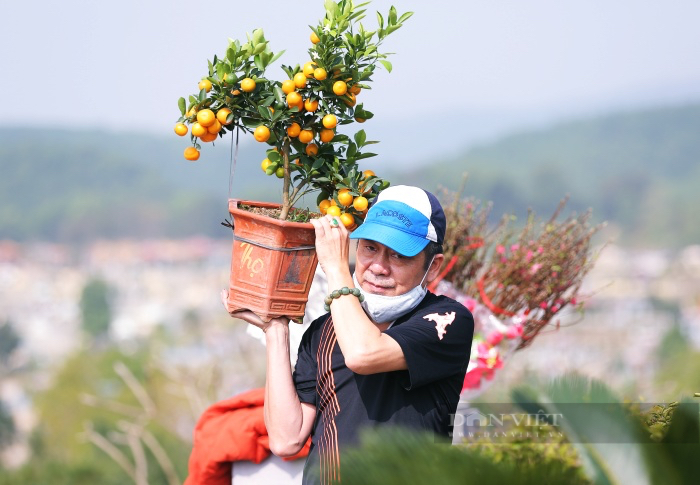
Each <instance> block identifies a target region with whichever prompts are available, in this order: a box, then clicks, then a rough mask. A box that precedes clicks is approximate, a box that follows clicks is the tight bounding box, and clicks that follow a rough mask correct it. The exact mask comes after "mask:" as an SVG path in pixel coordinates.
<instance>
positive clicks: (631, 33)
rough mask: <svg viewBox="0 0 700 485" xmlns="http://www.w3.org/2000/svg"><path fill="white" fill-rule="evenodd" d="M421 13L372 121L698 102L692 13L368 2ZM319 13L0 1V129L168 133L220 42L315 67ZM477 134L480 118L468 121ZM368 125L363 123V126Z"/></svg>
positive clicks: (695, 10) (396, 42)
mask: <svg viewBox="0 0 700 485" xmlns="http://www.w3.org/2000/svg"><path fill="white" fill-rule="evenodd" d="M392 3H394V4H396V5H397V8H398V9H399V12H400V13H401V12H404V11H407V10H412V11H414V12H415V15H414V16H413V18H411V19H410V20H409V21H408V22H407V24H406V25H405V26H404V28H403V29H401V30H399V31H397V32H396V33H395V34H394V35H393V36H392V37H390V38H389V40H388V41H387V43H386V49H387V50H389V51H392V52H396V53H397V54H396V55H395V56H393V57H392V59H391V61H392V62H393V64H394V71H393V73H391V74H384V73H382V74H381V75H378V76H376V77H375V87H374V91H373V92H364V93H363V94H362V95H361V100H362V101H364V102H365V105H366V107H368V108H369V109H371V110H372V111H374V112H375V113H376V115H377V117H376V118H375V120H373V122H375V123H379V120H382V121H383V122H385V123H389V122H393V120H396V121H397V122H399V121H398V120H401V122H403V123H406V122H407V120H413V121H411V123H414V124H416V123H418V124H420V123H424V124H425V130H426V132H428V133H438V132H439V130H440V126H439V125H440V121H439V120H440V117H442V116H447V117H451V119H453V120H454V119H455V117H456V116H459V113H462V114H465V115H471V116H472V118H474V117H476V120H477V121H478V118H479V115H480V114H481V113H485V114H488V113H491V114H492V115H496V116H498V117H500V116H503V119H506V118H508V117H509V116H515V117H516V118H517V116H521V117H523V116H524V117H525V118H528V117H531V118H537V116H538V114H540V115H542V116H543V118H546V117H547V116H551V115H563V116H566V115H569V114H571V113H574V114H575V113H579V112H586V111H587V110H594V111H595V110H602V111H604V110H606V109H609V108H610V109H612V108H615V107H619V106H625V105H635V104H637V103H643V104H644V103H651V104H653V103H654V102H667V101H677V100H685V99H700V62H699V61H698V59H699V58H700V35H698V33H697V32H698V31H697V28H698V27H697V22H698V19H699V18H700V2H698V1H697V0H664V1H663V2H662V1H660V0H587V1H578V2H572V1H561V0H466V1H441V0H432V1H418V0H397V1H394V2H389V1H385V0H375V1H374V2H372V3H371V4H370V5H369V8H370V13H371V15H369V16H368V18H367V19H366V20H365V24H366V25H367V26H368V27H370V28H373V27H374V26H375V23H376V20H375V16H374V13H373V12H374V11H375V10H380V11H382V12H385V11H387V10H388V8H389V6H390V5H391V4H392ZM322 15H323V2H322V0H304V1H279V0H269V1H265V0H258V1H246V2H241V1H231V0H229V1H219V0H209V1H206V2H193V1H187V2H184V1H179V0H167V1H166V0H152V1H151V0H139V1H135V0H120V1H118V2H99V1H94V0H90V1H88V0H64V1H61V2H39V3H37V2H5V4H4V5H3V34H4V39H5V40H4V42H3V43H2V46H1V47H0V49H1V50H0V61H1V62H2V71H3V73H2V76H0V86H1V87H2V94H3V100H2V104H1V105H0V115H2V116H1V118H0V119H2V121H1V122H0V123H2V124H8V125H13V126H17V125H48V124H51V125H55V126H66V127H94V128H100V129H116V130H120V131H137V132H148V133H157V132H163V133H171V130H172V125H173V123H174V121H175V120H176V119H177V117H178V116H179V112H178V110H177V103H176V102H177V99H178V97H180V96H186V95H188V94H191V93H194V92H195V91H196V84H197V82H198V80H199V79H200V78H201V77H202V76H203V75H204V74H206V69H207V64H206V60H207V59H211V58H212V57H213V55H214V54H219V55H220V54H222V53H223V52H224V50H225V48H226V45H227V38H228V37H232V38H244V37H245V33H246V32H249V31H252V30H253V29H254V28H256V27H262V28H263V29H264V30H265V32H266V36H267V38H268V40H270V41H271V47H272V49H273V50H275V51H276V50H280V49H286V50H287V52H286V54H285V55H284V56H283V57H282V59H281V61H278V62H277V63H276V65H274V66H273V67H272V68H270V76H269V77H277V78H278V79H283V73H282V71H281V70H280V69H279V68H278V67H277V66H278V65H279V63H280V62H284V63H285V64H296V63H297V62H302V63H303V62H305V61H306V60H307V58H308V56H307V53H306V50H307V49H308V47H309V45H310V44H309V41H308V37H309V33H310V31H309V29H308V27H307V26H308V25H309V24H314V25H315V24H316V22H317V20H318V19H319V18H320V17H321V16H322ZM472 121H474V120H472ZM368 126H369V124H368Z"/></svg>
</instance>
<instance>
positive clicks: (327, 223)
mask: <svg viewBox="0 0 700 485" xmlns="http://www.w3.org/2000/svg"><path fill="white" fill-rule="evenodd" d="M309 222H311V224H312V225H313V226H314V228H315V229H316V254H317V256H318V264H320V265H321V269H323V272H324V273H326V276H328V277H329V278H330V277H331V275H334V274H337V272H339V271H341V272H342V271H345V272H347V271H348V268H349V266H350V238H349V233H348V230H347V229H346V228H345V226H344V225H343V223H342V222H340V218H339V217H335V216H324V217H321V218H318V219H311V221H309Z"/></svg>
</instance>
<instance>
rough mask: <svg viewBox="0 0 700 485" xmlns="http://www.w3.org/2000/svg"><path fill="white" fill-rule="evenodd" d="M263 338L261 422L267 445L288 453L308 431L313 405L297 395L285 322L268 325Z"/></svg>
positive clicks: (295, 450)
mask: <svg viewBox="0 0 700 485" xmlns="http://www.w3.org/2000/svg"><path fill="white" fill-rule="evenodd" d="M275 320H278V319H275ZM265 341H266V344H267V376H266V379H265V426H267V432H268V435H269V437H270V449H271V450H272V452H273V453H274V454H275V455H278V456H292V455H294V454H296V453H298V452H299V450H301V448H302V447H303V446H304V444H305V443H306V440H307V439H308V437H309V435H310V434H311V428H312V427H313V424H314V419H315V417H316V406H314V405H312V404H309V403H303V402H301V401H300V400H299V396H298V395H297V391H296V388H295V386H294V382H293V380H292V368H291V364H290V361H289V324H288V322H287V323H275V324H272V325H270V326H268V328H267V330H266V331H265Z"/></svg>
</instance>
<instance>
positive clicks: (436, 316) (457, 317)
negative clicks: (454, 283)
mask: <svg viewBox="0 0 700 485" xmlns="http://www.w3.org/2000/svg"><path fill="white" fill-rule="evenodd" d="M445 319H449V320H450V323H452V322H455V323H457V324H462V325H470V324H471V325H473V321H474V318H473V317H472V314H471V312H470V311H469V310H468V309H467V307H465V306H464V305H462V304H461V303H459V302H458V301H456V300H453V299H452V298H450V297H447V296H444V295H436V294H434V293H431V292H428V293H427V294H426V296H425V298H424V299H423V301H422V302H421V303H420V305H418V306H417V307H416V309H415V310H414V311H413V312H411V314H410V316H408V318H407V320H435V321H437V320H445Z"/></svg>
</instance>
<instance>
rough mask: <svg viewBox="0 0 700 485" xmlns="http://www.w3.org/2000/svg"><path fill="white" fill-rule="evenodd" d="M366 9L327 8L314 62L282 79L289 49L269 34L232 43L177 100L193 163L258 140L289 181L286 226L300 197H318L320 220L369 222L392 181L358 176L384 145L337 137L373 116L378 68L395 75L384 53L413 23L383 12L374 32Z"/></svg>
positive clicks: (362, 137)
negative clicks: (233, 144)
mask: <svg viewBox="0 0 700 485" xmlns="http://www.w3.org/2000/svg"><path fill="white" fill-rule="evenodd" d="M368 4H369V2H366V3H361V4H354V3H353V2H351V1H349V0H341V1H339V2H333V1H331V0H326V2H325V11H326V13H325V17H324V18H323V19H321V21H320V22H319V23H318V24H317V25H316V26H315V27H311V35H310V40H311V43H312V46H311V48H309V51H308V52H309V60H308V61H307V62H305V63H303V64H301V65H300V64H297V65H296V66H295V67H292V66H286V65H282V70H283V71H284V73H285V75H286V79H283V80H282V81H277V80H273V79H270V78H268V77H267V76H266V69H267V68H268V67H269V66H270V65H271V64H272V63H273V62H274V61H275V60H277V59H278V58H279V57H280V56H281V54H283V52H284V51H280V52H277V53H273V52H272V51H271V50H270V47H269V45H268V41H267V40H265V36H264V33H263V31H262V29H257V30H254V31H253V33H252V34H249V35H248V36H247V37H248V38H247V42H245V43H241V42H239V41H238V40H231V39H229V44H228V48H227V49H226V52H225V54H224V55H223V56H222V57H219V56H214V59H213V60H212V61H209V63H208V64H209V72H208V75H207V76H206V77H205V78H203V79H202V80H201V82H200V83H199V86H198V87H199V92H198V93H197V94H195V95H192V96H189V98H188V99H185V98H180V99H179V101H178V106H179V108H180V112H181V115H182V116H181V117H180V119H179V120H178V122H177V124H176V125H175V132H176V133H177V134H178V135H180V136H185V135H187V133H188V132H189V133H190V137H191V140H192V146H189V147H187V148H186V149H185V158H186V159H187V160H191V161H195V160H197V159H199V156H200V150H201V149H202V145H201V144H202V143H208V142H213V141H214V140H216V139H217V137H223V136H224V135H226V134H227V133H228V132H232V131H234V130H238V131H242V132H244V133H252V134H253V136H254V137H255V139H256V140H257V141H258V142H260V143H266V144H268V145H269V146H270V148H269V149H268V150H267V157H266V158H265V159H264V160H263V161H262V163H261V168H262V170H263V171H264V172H265V173H266V174H267V175H270V176H271V175H273V174H275V175H276V176H277V177H278V178H280V179H283V188H282V207H281V214H280V217H279V218H280V219H282V220H285V219H287V216H288V215H289V213H290V209H291V208H292V207H293V206H294V204H295V203H296V202H297V201H298V200H299V198H300V197H302V196H303V195H305V194H307V193H309V192H312V191H315V190H319V191H320V193H319V195H318V199H317V203H318V206H319V210H320V212H321V213H323V214H326V213H328V214H331V215H336V216H339V217H340V219H341V220H342V222H343V223H344V224H345V226H346V227H348V228H353V227H355V226H356V225H358V224H361V223H362V220H363V218H364V214H365V213H366V211H367V205H368V200H371V199H372V198H373V197H375V196H376V195H377V194H378V192H379V191H380V190H382V189H384V188H386V187H387V186H388V185H389V182H388V181H386V180H384V179H382V178H380V177H378V176H377V175H376V174H375V173H374V172H373V171H371V170H365V171H364V172H363V171H360V170H359V168H358V162H359V161H360V160H363V159H366V158H370V157H373V156H375V154H374V153H371V152H368V151H365V150H366V148H367V147H368V146H369V145H371V144H373V143H377V142H376V141H370V140H368V139H367V135H366V133H365V131H364V130H359V131H357V132H356V133H354V135H353V136H352V137H351V136H348V135H345V134H341V133H338V132H337V129H338V128H339V127H340V126H343V125H350V124H353V123H363V122H364V121H365V120H367V119H370V118H372V117H373V114H372V113H371V112H370V111H368V110H366V109H365V108H364V106H363V104H362V103H359V104H357V99H358V98H359V97H360V95H361V92H362V91H363V90H367V89H371V87H370V83H371V81H372V75H373V74H374V72H375V69H376V68H377V67H378V66H379V65H382V66H383V67H384V68H385V69H386V70H387V71H389V72H390V71H391V68H392V66H391V63H390V62H389V61H388V60H387V56H388V54H386V53H382V52H380V47H381V45H382V43H383V42H384V40H385V39H386V38H387V37H388V36H389V35H390V34H392V33H393V32H394V31H396V30H397V29H398V28H400V27H401V26H402V24H403V22H405V21H406V20H407V19H408V18H409V17H410V16H411V15H412V12H408V13H405V14H403V15H401V16H399V14H398V13H397V11H396V9H395V8H394V7H391V9H390V10H389V13H388V15H386V16H383V15H381V14H380V13H379V12H377V22H378V26H377V29H376V30H373V31H369V30H366V29H365V28H364V26H363V25H362V24H361V23H360V21H361V20H362V19H363V18H365V12H366V10H365V9H364V8H363V7H365V6H366V5H368ZM188 125H189V128H188Z"/></svg>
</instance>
